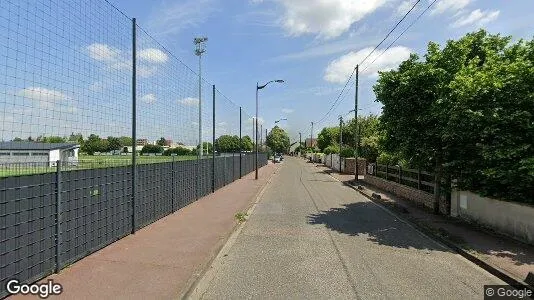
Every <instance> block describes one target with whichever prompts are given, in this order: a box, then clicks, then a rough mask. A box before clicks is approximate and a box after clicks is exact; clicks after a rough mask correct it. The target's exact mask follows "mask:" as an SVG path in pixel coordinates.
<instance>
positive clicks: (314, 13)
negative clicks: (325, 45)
mask: <svg viewBox="0 0 534 300" xmlns="http://www.w3.org/2000/svg"><path fill="white" fill-rule="evenodd" d="M277 1H278V2H279V3H281V4H282V5H283V7H284V10H285V13H284V15H283V17H282V20H281V23H282V26H283V27H284V29H285V30H286V31H287V32H288V33H289V34H290V35H293V36H300V35H303V34H317V35H318V36H319V37H321V38H324V39H328V38H334V37H338V36H340V35H341V34H343V33H344V32H346V31H348V30H349V29H350V27H351V25H352V24H354V23H355V22H358V21H360V20H361V19H363V18H364V17H365V16H367V15H368V14H371V13H372V12H374V11H375V10H377V9H378V8H379V7H381V6H382V5H384V4H385V3H386V2H387V0H360V1H354V0H328V1H327V0H277Z"/></svg>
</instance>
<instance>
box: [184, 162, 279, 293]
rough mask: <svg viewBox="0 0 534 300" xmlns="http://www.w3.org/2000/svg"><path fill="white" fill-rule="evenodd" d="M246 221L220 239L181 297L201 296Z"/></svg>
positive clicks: (251, 206)
mask: <svg viewBox="0 0 534 300" xmlns="http://www.w3.org/2000/svg"><path fill="white" fill-rule="evenodd" d="M278 169H280V165H279V166H277V167H276V169H275V171H274V172H273V173H272V174H271V176H269V179H267V181H266V182H265V184H264V185H263V187H262V188H261V189H260V190H259V192H258V193H256V195H255V197H254V201H253V202H252V203H251V204H250V205H249V207H248V209H247V212H246V214H247V216H250V215H251V214H252V213H253V212H254V209H255V208H256V205H257V204H258V203H259V200H260V199H261V197H262V196H263V194H264V193H265V190H266V189H267V186H268V185H269V184H270V183H271V180H272V179H273V177H274V175H275V174H276V173H277V172H278ZM247 219H248V218H247ZM246 222H247V220H245V221H244V222H241V223H236V224H235V225H234V227H233V228H232V230H231V231H230V232H229V233H228V234H226V235H225V236H224V238H223V239H220V240H219V243H218V244H217V247H216V251H214V252H213V253H212V255H210V258H209V260H208V261H207V262H206V263H204V264H202V265H200V266H199V267H198V268H197V270H196V271H195V274H194V275H193V276H192V277H191V278H190V279H189V281H188V283H187V284H186V286H185V288H184V289H183V292H182V293H181V294H180V296H179V299H200V298H201V296H202V294H204V292H205V290H200V289H199V288H202V287H201V286H200V285H199V284H200V283H201V282H202V279H203V278H207V283H210V282H211V281H212V280H213V278H214V277H215V273H213V271H212V270H214V268H213V265H214V264H216V263H217V262H219V263H220V258H221V257H223V256H224V255H223V253H226V252H227V251H226V250H229V249H230V248H232V246H233V245H234V243H235V241H236V240H237V237H238V236H239V234H240V233H241V231H242V230H243V227H244V226H245V224H246Z"/></svg>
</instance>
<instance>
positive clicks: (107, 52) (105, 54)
mask: <svg viewBox="0 0 534 300" xmlns="http://www.w3.org/2000/svg"><path fill="white" fill-rule="evenodd" d="M87 51H89V56H90V57H91V58H93V59H95V60H98V61H104V62H113V61H116V60H117V59H119V57H120V55H121V51H120V50H119V49H117V48H113V47H111V46H109V45H106V44H99V43H93V44H91V45H89V46H87Z"/></svg>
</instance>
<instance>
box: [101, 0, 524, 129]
mask: <svg viewBox="0 0 534 300" xmlns="http://www.w3.org/2000/svg"><path fill="white" fill-rule="evenodd" d="M111 2H112V3H114V5H116V6H117V7H118V8H120V9H121V10H123V11H124V12H125V13H126V14H128V15H130V16H136V17H137V18H138V22H139V24H140V25H141V26H143V27H144V28H146V29H147V30H148V31H149V32H150V33H151V34H152V35H153V36H155V37H156V38H157V39H158V40H161V41H162V43H163V44H164V45H166V46H168V49H170V50H171V51H172V52H174V53H176V55H177V56H179V57H180V58H181V59H182V60H183V61H184V62H185V63H186V64H188V65H190V66H192V67H193V68H195V69H196V63H197V61H196V57H194V55H193V53H192V49H193V45H192V42H191V41H192V39H193V37H194V36H197V35H205V36H207V37H209V41H208V44H207V53H206V56H205V59H204V67H203V68H204V70H205V74H206V76H207V78H208V80H209V81H211V82H214V83H215V84H216V85H217V87H218V89H220V90H221V91H222V92H223V93H224V94H225V95H227V96H228V97H229V98H231V99H232V100H233V101H234V102H236V103H237V104H238V105H242V106H243V107H244V108H245V109H246V110H247V111H249V112H251V113H252V112H254V96H255V94H254V92H255V84H256V81H259V82H260V83H262V82H265V81H268V80H271V79H277V78H281V79H284V80H286V82H287V83H286V84H283V85H271V86H269V88H267V89H265V90H262V91H261V92H260V102H261V104H260V115H261V117H263V118H264V119H265V123H266V126H272V124H273V122H274V120H275V119H278V118H280V117H287V118H288V121H287V122H286V123H282V126H285V127H287V128H288V130H289V131H290V132H291V133H292V136H295V134H296V133H298V131H303V132H306V135H309V127H310V122H311V121H318V120H319V119H320V118H321V117H322V115H324V113H325V112H326V111H327V110H328V108H329V107H330V104H331V103H332V102H333V101H334V99H335V98H336V97H337V95H338V94H339V91H340V88H341V87H342V86H343V84H344V83H345V80H346V78H347V77H348V74H349V73H350V70H351V69H352V68H353V67H354V66H353V65H354V62H356V61H359V60H360V61H361V59H362V58H363V57H362V55H364V54H367V53H368V51H370V50H369V49H368V48H369V47H374V46H375V45H376V44H377V43H378V42H379V41H380V40H381V39H382V38H383V37H384V36H385V34H386V33H387V32H388V31H389V29H390V28H392V26H393V25H394V24H395V22H396V21H397V20H399V19H400V18H401V17H402V14H403V13H405V12H406V11H407V10H408V9H409V8H410V7H411V4H413V3H415V0H411V1H399V0H366V1H363V0H362V1H359V0H329V1H326V0H263V1H262V0H243V1H235V0H234V1H222V0H185V1H184V0H182V1H173V0H165V1H131V0H128V1H127V0H111ZM429 2H430V1H429V0H423V1H421V2H420V3H419V4H418V6H417V7H416V9H415V10H414V11H412V13H411V14H410V16H409V17H408V18H407V19H406V20H405V22H404V23H402V24H401V26H400V27H399V28H398V29H397V31H395V32H394V33H393V34H392V37H391V38H390V39H388V40H387V41H386V42H385V44H384V46H385V45H388V44H389V42H390V41H392V40H393V38H394V37H396V36H397V35H398V34H399V33H400V32H401V31H402V29H404V28H405V26H407V25H408V24H409V23H411V21H412V20H413V19H414V18H415V17H416V16H417V15H418V14H419V13H420V12H421V11H422V10H423V9H424V8H426V6H427V5H428V4H429ZM532 20H534V1H531V0H509V1H497V0H484V1H483V0H438V1H437V2H436V3H435V4H434V6H433V7H432V8H431V10H430V11H429V12H427V13H426V14H425V15H424V16H423V17H422V18H421V19H420V20H419V21H418V22H417V23H416V24H415V25H414V26H413V27H412V28H411V29H410V30H409V31H408V32H407V33H406V34H405V35H404V36H403V37H401V38H400V39H399V41H398V42H397V43H396V44H395V45H394V47H393V48H392V50H393V51H389V52H387V53H385V54H384V55H382V56H381V57H380V58H379V59H377V61H376V62H375V65H374V66H370V67H369V68H368V69H367V70H366V72H365V73H364V74H361V77H360V93H359V97H360V107H362V108H363V110H362V111H361V112H360V113H363V114H369V113H375V114H376V113H379V112H380V106H379V105H378V104H377V103H375V102H373V101H374V94H373V93H372V85H373V84H374V82H375V81H376V71H377V70H381V69H387V68H391V67H394V66H396V65H397V64H398V62H399V61H401V60H403V59H405V58H406V57H407V56H408V54H409V53H410V52H417V53H423V52H424V50H425V48H426V45H427V43H428V42H429V41H431V40H432V41H436V42H439V43H443V42H444V41H446V40H447V39H455V38H458V37H460V36H462V35H463V34H465V33H467V32H470V31H474V30H476V29H478V28H486V29H487V30H489V31H490V32H494V33H497V32H499V33H502V34H506V35H512V36H514V38H532V34H533V33H534V21H532ZM382 49H383V48H382ZM379 50H380V49H379ZM378 53H381V52H380V51H379V52H378ZM336 62H337V63H336ZM364 67H365V66H364ZM362 69H363V68H362ZM353 95H354V89H353V84H351V89H349V90H348V91H347V94H345V95H344V96H343V98H342V99H343V101H342V102H341V103H340V105H339V107H338V108H337V109H336V110H334V112H333V113H332V114H331V115H330V116H329V117H328V118H327V120H326V121H325V122H323V124H319V126H318V127H319V128H320V127H322V126H323V125H327V124H334V123H336V119H337V117H338V115H340V114H346V112H348V111H349V110H350V109H352V106H353V97H354V96H353ZM316 128H317V127H316ZM303 134H304V133H303ZM316 134H317V133H316Z"/></svg>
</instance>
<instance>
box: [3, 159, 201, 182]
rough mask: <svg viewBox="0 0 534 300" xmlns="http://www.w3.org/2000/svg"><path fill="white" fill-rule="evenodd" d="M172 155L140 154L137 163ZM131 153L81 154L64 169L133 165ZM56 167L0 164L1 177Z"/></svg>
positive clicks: (34, 172)
mask: <svg viewBox="0 0 534 300" xmlns="http://www.w3.org/2000/svg"><path fill="white" fill-rule="evenodd" d="M194 159H197V157H196V156H192V155H188V156H174V160H175V161H180V160H194ZM172 160H173V157H172V156H138V157H137V164H153V163H162V162H171V161H172ZM131 163H132V157H131V156H130V155H128V156H127V155H95V156H92V155H80V157H79V159H78V164H77V165H69V166H64V167H62V169H64V170H86V169H96V168H108V167H119V166H127V165H131ZM56 170H57V169H56V167H50V166H48V164H46V163H31V162H29V163H17V164H0V177H10V176H21V175H32V174H43V173H49V172H56Z"/></svg>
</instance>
